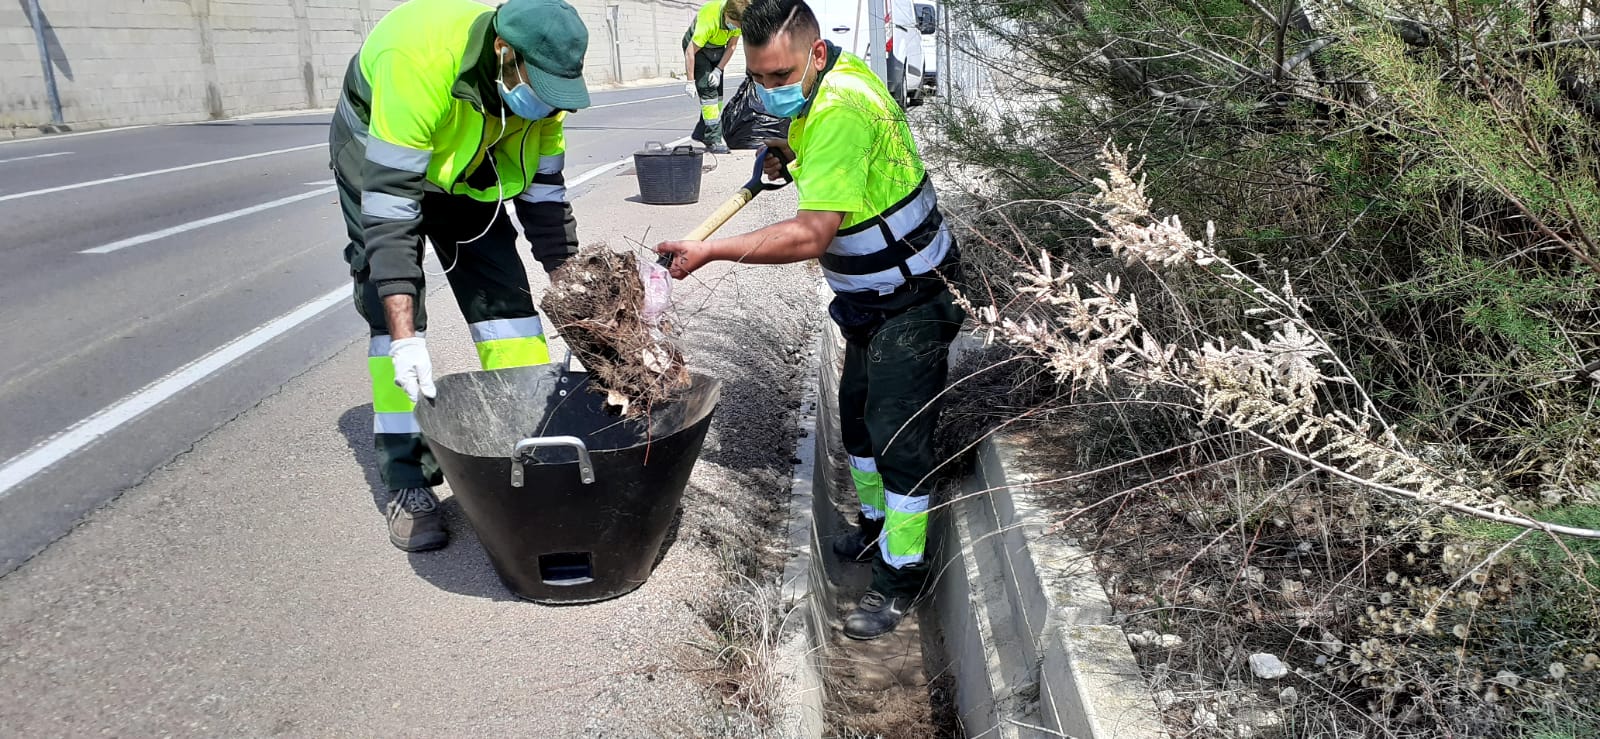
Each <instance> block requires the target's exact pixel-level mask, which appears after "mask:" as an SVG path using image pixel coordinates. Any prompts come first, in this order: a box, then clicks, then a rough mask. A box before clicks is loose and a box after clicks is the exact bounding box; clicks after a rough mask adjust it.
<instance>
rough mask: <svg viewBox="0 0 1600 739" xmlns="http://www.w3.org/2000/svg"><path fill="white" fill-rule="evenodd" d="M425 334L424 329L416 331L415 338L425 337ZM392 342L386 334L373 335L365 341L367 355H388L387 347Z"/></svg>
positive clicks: (426, 333)
mask: <svg viewBox="0 0 1600 739" xmlns="http://www.w3.org/2000/svg"><path fill="white" fill-rule="evenodd" d="M427 335H428V332H426V331H418V332H417V338H426V337H427ZM393 343H394V341H393V339H391V338H389V335H388V334H379V335H377V336H374V337H372V338H371V339H369V340H368V341H367V356H369V357H387V356H389V347H390V345H392V344H393Z"/></svg>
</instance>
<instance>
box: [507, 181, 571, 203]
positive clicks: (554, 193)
mask: <svg viewBox="0 0 1600 739" xmlns="http://www.w3.org/2000/svg"><path fill="white" fill-rule="evenodd" d="M517 199H518V200H521V201H523V202H525V203H564V202H566V201H567V186H566V185H541V184H539V183H537V182H535V183H533V184H531V185H528V189H527V190H526V191H525V192H523V193H522V194H521V195H518V196H517Z"/></svg>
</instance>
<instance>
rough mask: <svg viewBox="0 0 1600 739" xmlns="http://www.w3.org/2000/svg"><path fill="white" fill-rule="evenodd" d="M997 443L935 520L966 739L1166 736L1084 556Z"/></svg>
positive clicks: (940, 617)
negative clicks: (1053, 532)
mask: <svg viewBox="0 0 1600 739" xmlns="http://www.w3.org/2000/svg"><path fill="white" fill-rule="evenodd" d="M1018 452H1019V449H1018V447H1016V446H1015V445H1013V444H1011V443H1009V442H1008V441H1007V440H1006V439H1005V438H1004V437H1001V438H998V439H989V440H986V441H984V442H983V443H981V444H980V445H979V446H978V448H977V457H978V459H977V466H976V467H977V468H976V471H975V472H974V473H973V474H972V475H970V476H968V477H967V478H966V479H965V480H963V481H962V484H961V486H960V488H959V490H958V491H956V493H955V496H954V499H953V500H950V501H948V502H946V503H945V504H944V505H942V506H940V507H939V508H938V509H937V510H936V512H935V514H934V520H933V521H932V522H931V529H932V532H933V533H934V535H935V536H936V537H937V538H936V539H935V540H934V541H933V542H932V544H933V549H934V552H935V555H934V568H935V569H934V571H935V573H936V574H937V576H938V577H937V580H936V583H935V585H934V588H933V592H932V593H931V598H932V602H931V603H930V604H928V606H925V607H927V608H928V609H929V610H930V611H931V613H930V614H929V616H930V617H931V618H932V619H933V620H934V621H936V622H937V623H938V625H939V629H940V632H941V634H942V637H943V645H944V649H943V650H942V651H943V654H942V655H940V656H942V657H943V658H944V660H945V668H946V669H948V670H949V671H951V672H952V673H953V675H954V677H955V680H956V709H957V713H958V715H959V716H960V718H961V722H962V726H963V727H964V729H965V732H966V735H967V736H969V737H977V736H985V737H989V736H997V737H1019V738H1020V737H1060V736H1069V737H1075V738H1076V739H1108V738H1111V737H1117V738H1132V737H1165V736H1167V734H1166V731H1165V729H1163V727H1162V723H1161V718H1160V715H1159V714H1158V713H1157V712H1156V710H1155V703H1154V700H1153V699H1152V697H1151V695H1150V691H1149V687H1148V685H1147V684H1146V683H1145V681H1144V678H1143V677H1142V676H1141V675H1140V674H1139V666H1138V663H1137V662H1135V661H1134V657H1133V652H1132V650H1130V649H1129V648H1128V643H1127V640H1126V638H1125V636H1124V635H1123V632H1122V629H1121V628H1119V627H1117V626H1115V625H1113V624H1112V623H1111V605H1110V603H1109V602H1108V600H1107V598H1106V594H1105V591H1104V590H1103V589H1102V588H1101V587H1100V583H1099V580H1098V579H1096V577H1095V574H1094V563H1093V560H1092V558H1091V557H1090V556H1089V553H1088V552H1086V551H1084V550H1082V549H1080V548H1078V547H1077V546H1076V545H1074V544H1072V543H1069V542H1067V541H1066V540H1064V539H1062V538H1061V537H1059V536H1049V535H1048V530H1049V525H1050V522H1049V519H1048V518H1047V517H1046V516H1045V515H1044V513H1043V511H1042V509H1041V506H1040V505H1039V500H1038V494H1037V493H1035V492H1034V491H1033V490H1031V489H1030V487H1029V483H1030V476H1028V475H1026V474H1024V473H1021V472H1018V471H1017V470H1018V468H1019V465H1018V464H1017V455H1018Z"/></svg>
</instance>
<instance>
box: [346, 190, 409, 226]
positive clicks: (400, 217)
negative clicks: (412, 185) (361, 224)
mask: <svg viewBox="0 0 1600 739" xmlns="http://www.w3.org/2000/svg"><path fill="white" fill-rule="evenodd" d="M361 215H364V216H372V217H373V218H382V219H384V220H386V221H405V220H410V219H412V218H416V217H417V216H420V215H422V203H419V202H417V201H415V200H412V199H410V198H405V197H401V196H399V195H390V194H389V193H386V192H373V191H371V190H368V191H366V192H363V193H361Z"/></svg>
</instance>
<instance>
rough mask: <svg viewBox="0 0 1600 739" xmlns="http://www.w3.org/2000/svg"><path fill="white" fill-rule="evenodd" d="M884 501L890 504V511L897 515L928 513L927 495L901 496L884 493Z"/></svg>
mask: <svg viewBox="0 0 1600 739" xmlns="http://www.w3.org/2000/svg"><path fill="white" fill-rule="evenodd" d="M883 500H884V502H885V503H888V504H889V510H891V511H894V512H895V513H907V514H913V515H914V514H918V513H927V512H928V496H926V495H901V494H899V493H891V492H889V491H887V490H885V491H883Z"/></svg>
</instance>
